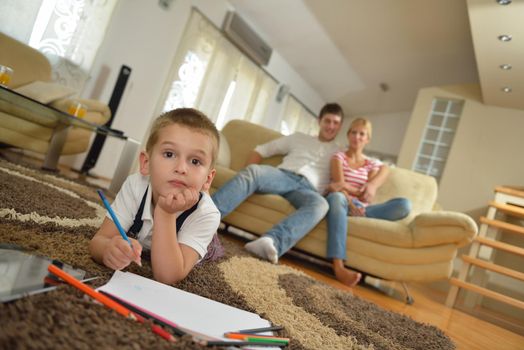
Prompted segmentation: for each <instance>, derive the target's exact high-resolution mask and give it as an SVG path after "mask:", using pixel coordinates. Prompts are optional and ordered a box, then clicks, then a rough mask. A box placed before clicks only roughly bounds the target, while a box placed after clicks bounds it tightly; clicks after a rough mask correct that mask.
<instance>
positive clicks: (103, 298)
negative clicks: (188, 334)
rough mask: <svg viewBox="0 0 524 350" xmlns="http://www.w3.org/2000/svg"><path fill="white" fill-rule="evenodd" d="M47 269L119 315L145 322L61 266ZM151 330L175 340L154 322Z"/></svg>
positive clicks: (52, 266)
mask: <svg viewBox="0 0 524 350" xmlns="http://www.w3.org/2000/svg"><path fill="white" fill-rule="evenodd" d="M47 270H48V271H49V272H51V273H52V274H53V275H55V276H58V277H60V278H61V279H63V280H64V281H66V282H67V283H69V284H70V285H72V286H73V287H75V288H77V289H79V290H81V291H82V292H84V293H86V294H87V295H89V296H90V297H92V298H94V299H95V300H97V301H99V302H101V303H102V304H103V305H105V306H107V307H108V308H110V309H113V310H115V311H116V312H118V313H119V314H121V315H123V316H125V317H128V318H130V319H133V320H135V321H138V322H140V323H144V322H145V321H144V318H143V317H141V316H138V315H135V314H134V313H133V312H132V311H130V310H128V309H127V308H125V307H124V306H122V305H120V304H119V303H117V302H116V301H113V300H112V299H110V298H108V297H106V296H105V295H104V294H102V293H99V292H97V291H96V290H94V289H93V288H91V287H89V286H88V285H87V284H85V283H82V282H81V281H79V280H77V279H76V278H74V277H73V276H71V275H70V274H68V273H67V272H65V271H64V270H62V269H61V268H59V267H57V266H55V265H53V264H50V265H49V266H48V267H47ZM151 330H152V331H153V333H155V334H158V335H159V336H161V337H162V338H164V339H166V340H168V341H171V342H174V341H176V339H175V337H173V335H172V334H170V333H169V332H167V331H166V330H165V329H163V328H162V327H159V326H157V325H155V324H152V325H151Z"/></svg>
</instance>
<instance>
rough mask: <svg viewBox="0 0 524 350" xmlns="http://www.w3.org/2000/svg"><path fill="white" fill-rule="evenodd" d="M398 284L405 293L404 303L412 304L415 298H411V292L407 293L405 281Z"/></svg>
mask: <svg viewBox="0 0 524 350" xmlns="http://www.w3.org/2000/svg"><path fill="white" fill-rule="evenodd" d="M400 284H401V285H402V289H404V293H405V294H406V304H408V305H411V304H413V302H415V300H414V299H413V297H412V296H411V294H409V289H408V285H407V284H406V282H400Z"/></svg>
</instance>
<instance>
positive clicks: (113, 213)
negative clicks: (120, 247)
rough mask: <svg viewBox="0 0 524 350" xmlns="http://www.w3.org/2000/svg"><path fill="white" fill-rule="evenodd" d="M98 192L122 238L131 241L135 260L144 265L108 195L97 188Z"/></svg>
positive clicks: (130, 244)
mask: <svg viewBox="0 0 524 350" xmlns="http://www.w3.org/2000/svg"><path fill="white" fill-rule="evenodd" d="M96 192H97V193H98V195H99V196H100V199H102V203H104V207H106V209H107V212H108V213H109V215H110V216H111V219H113V222H114V223H115V226H116V228H117V229H118V232H120V236H122V238H123V239H124V240H126V241H127V243H129V246H130V247H131V249H132V250H133V252H134V253H135V255H136V260H135V262H136V263H137V264H138V265H139V266H142V262H141V261H140V256H138V254H136V252H135V249H134V248H133V244H132V243H131V241H130V240H129V238H128V237H127V235H126V231H125V230H124V228H123V227H122V225H121V224H120V221H118V218H117V217H116V214H115V212H114V211H113V209H112V208H111V205H110V204H109V202H108V201H107V199H106V196H104V192H102V190H97V191H96Z"/></svg>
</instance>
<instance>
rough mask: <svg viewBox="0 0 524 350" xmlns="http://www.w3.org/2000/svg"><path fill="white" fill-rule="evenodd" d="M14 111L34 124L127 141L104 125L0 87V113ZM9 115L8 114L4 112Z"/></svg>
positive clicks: (122, 135)
mask: <svg viewBox="0 0 524 350" xmlns="http://www.w3.org/2000/svg"><path fill="white" fill-rule="evenodd" d="M7 107H8V108H9V110H13V109H15V110H16V111H17V112H21V113H14V114H13V115H16V116H17V117H19V118H22V119H28V120H31V121H33V122H35V123H38V124H41V125H46V126H52V125H62V126H66V127H67V126H75V127H79V128H83V129H88V130H91V131H94V132H96V133H98V134H104V135H107V136H113V137H118V138H121V139H127V137H126V136H124V134H123V133H122V132H120V131H118V130H114V129H110V128H108V127H106V126H104V125H98V124H95V123H92V122H89V121H87V120H83V119H80V118H77V117H74V116H72V115H70V114H67V113H66V112H63V111H61V110H59V109H56V108H54V107H52V106H49V105H46V104H43V103H41V102H38V101H36V100H33V99H32V98H29V97H27V96H24V95H22V94H19V93H17V92H16V91H14V90H11V89H8V88H5V87H2V86H0V111H3V110H4V109H5V108H7ZM6 113H8V114H11V113H9V112H6Z"/></svg>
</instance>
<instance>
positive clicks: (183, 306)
mask: <svg viewBox="0 0 524 350" xmlns="http://www.w3.org/2000/svg"><path fill="white" fill-rule="evenodd" d="M98 290H101V291H104V292H107V293H109V294H112V295H114V296H116V297H118V298H120V299H122V300H124V301H126V302H129V303H132V304H134V305H137V306H139V307H141V308H144V309H146V310H149V311H151V312H153V313H155V314H157V315H159V316H161V317H164V318H166V319H168V320H170V321H172V322H174V323H176V324H177V325H179V326H181V327H184V328H187V329H190V330H193V331H196V332H199V333H203V334H206V335H208V336H212V337H216V338H219V339H222V340H227V339H226V338H224V337H223V334H224V333H225V332H232V331H237V330H240V329H250V328H261V327H269V326H271V324H270V322H269V321H267V320H264V319H263V318H261V317H260V316H259V315H257V314H255V313H252V312H248V311H244V310H240V309H237V308H235V307H232V306H229V305H226V304H222V303H219V302H216V301H214V300H211V299H208V298H204V297H201V296H199V295H196V294H192V293H188V292H185V291H183V290H180V289H177V288H174V287H171V286H168V285H165V284H163V283H160V282H157V281H154V280H151V279H148V278H145V277H142V276H138V275H135V274H133V273H130V272H121V271H115V273H114V274H113V277H111V280H110V281H109V282H108V283H107V284H105V285H103V286H102V287H100V288H98ZM265 349H268V348H267V347H266V348H265ZM277 349H279V348H277Z"/></svg>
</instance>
